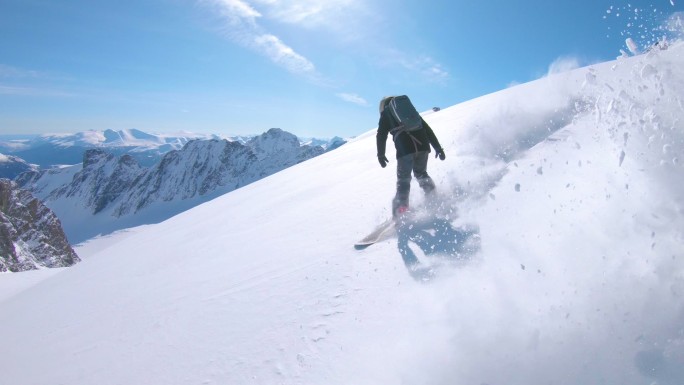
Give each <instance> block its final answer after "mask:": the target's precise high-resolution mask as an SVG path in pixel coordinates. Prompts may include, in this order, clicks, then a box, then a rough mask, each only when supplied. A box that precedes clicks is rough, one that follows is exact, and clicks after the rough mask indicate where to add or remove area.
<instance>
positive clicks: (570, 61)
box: [547, 56, 580, 76]
mask: <svg viewBox="0 0 684 385" xmlns="http://www.w3.org/2000/svg"><path fill="white" fill-rule="evenodd" d="M579 67H580V63H579V60H577V58H574V57H567V56H562V57H559V58H558V59H556V60H554V61H553V63H551V65H549V71H548V72H547V76H550V75H555V74H559V73H562V72H568V71H572V70H574V69H577V68H579Z"/></svg>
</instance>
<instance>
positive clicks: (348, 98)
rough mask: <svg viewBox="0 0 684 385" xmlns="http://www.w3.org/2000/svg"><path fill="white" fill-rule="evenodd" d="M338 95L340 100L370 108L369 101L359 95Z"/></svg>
mask: <svg viewBox="0 0 684 385" xmlns="http://www.w3.org/2000/svg"><path fill="white" fill-rule="evenodd" d="M336 95H337V97H338V98H340V99H342V100H344V101H345V102H349V103H354V104H357V105H359V106H363V107H367V106H369V104H368V101H367V100H366V99H364V98H362V97H360V96H359V95H357V94H349V93H339V94H336Z"/></svg>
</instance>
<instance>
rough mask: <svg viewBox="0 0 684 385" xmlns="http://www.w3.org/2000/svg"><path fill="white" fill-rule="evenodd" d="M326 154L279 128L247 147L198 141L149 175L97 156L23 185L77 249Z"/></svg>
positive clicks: (126, 159) (23, 180)
mask: <svg viewBox="0 0 684 385" xmlns="http://www.w3.org/2000/svg"><path fill="white" fill-rule="evenodd" d="M323 152H324V150H323V148H321V147H319V146H308V145H303V146H302V145H300V143H299V140H298V139H297V137H296V136H295V135H293V134H290V133H287V132H285V131H283V130H280V129H276V128H274V129H271V130H269V131H268V132H266V133H264V134H262V135H259V136H257V137H254V138H252V139H251V140H249V141H248V142H246V144H241V143H240V142H236V141H228V140H219V139H211V140H193V141H190V142H188V143H187V144H186V145H185V146H184V147H183V148H182V149H180V150H174V151H170V152H168V153H166V154H165V155H164V156H163V157H162V159H161V160H160V161H159V162H158V163H157V164H156V165H154V166H152V167H149V168H144V167H141V166H140V165H139V164H138V163H137V162H136V161H135V159H133V157H132V156H130V155H123V156H115V155H112V154H109V153H107V152H105V151H103V150H100V149H90V150H87V151H86V153H85V155H84V158H83V163H82V165H79V166H72V167H64V168H61V169H56V170H55V169H50V170H43V171H40V172H31V173H25V174H23V175H21V176H19V177H18V178H17V183H19V185H20V186H21V187H22V188H25V189H28V190H30V191H32V192H33V193H34V194H35V195H36V196H38V197H40V198H41V199H43V200H44V202H45V203H46V204H47V205H48V206H49V207H51V208H52V209H53V210H54V211H55V212H56V213H57V215H58V216H59V217H60V218H61V220H62V223H63V225H64V228H65V231H66V233H67V235H68V236H69V239H70V240H71V241H72V242H74V243H78V242H82V241H85V240H86V239H88V238H90V237H92V236H95V235H98V234H106V233H108V232H111V231H113V230H118V229H122V228H126V227H130V226H132V225H140V224H148V223H155V222H158V221H160V220H162V219H166V218H169V217H171V216H173V215H175V214H177V213H178V212H181V211H183V210H186V209H188V208H190V207H192V206H194V205H197V204H200V203H202V202H206V201H208V200H210V199H213V198H215V197H217V196H219V195H221V194H224V193H226V192H229V191H232V190H235V189H237V188H240V187H242V186H245V185H247V184H249V183H252V182H254V181H256V180H259V179H261V178H263V177H265V176H268V175H271V174H273V173H275V172H278V171H280V170H282V169H284V168H286V167H289V166H292V165H295V164H298V163H301V162H303V161H305V160H307V159H311V158H313V157H315V156H318V155H320V154H322V153H323Z"/></svg>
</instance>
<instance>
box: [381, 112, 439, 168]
mask: <svg viewBox="0 0 684 385" xmlns="http://www.w3.org/2000/svg"><path fill="white" fill-rule="evenodd" d="M421 120H423V118H421ZM392 128H394V119H392V115H390V111H389V109H388V108H385V109H384V110H383V111H382V113H381V114H380V121H379V122H378V133H377V134H376V135H375V138H376V139H377V145H378V156H383V157H384V156H385V146H386V144H387V135H388V134H389V133H390V131H391V130H392ZM411 137H413V138H411ZM392 139H393V140H394V147H395V148H396V149H397V159H398V158H400V157H402V156H404V155H408V154H413V153H414V152H419V151H427V152H430V145H432V147H433V148H434V149H435V151H437V152H438V153H439V152H440V151H441V150H442V146H440V145H439V141H437V137H436V136H435V133H434V132H433V131H432V128H430V126H429V125H428V124H427V123H426V122H425V120H423V128H422V129H420V130H418V131H413V132H410V133H408V132H400V133H398V134H394V133H393V134H392ZM414 139H415V140H414Z"/></svg>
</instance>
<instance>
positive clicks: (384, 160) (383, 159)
mask: <svg viewBox="0 0 684 385" xmlns="http://www.w3.org/2000/svg"><path fill="white" fill-rule="evenodd" d="M378 162H380V166H381V167H382V168H385V166H387V163H389V160H387V157H386V156H385V155H378Z"/></svg>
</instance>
